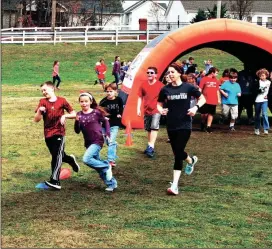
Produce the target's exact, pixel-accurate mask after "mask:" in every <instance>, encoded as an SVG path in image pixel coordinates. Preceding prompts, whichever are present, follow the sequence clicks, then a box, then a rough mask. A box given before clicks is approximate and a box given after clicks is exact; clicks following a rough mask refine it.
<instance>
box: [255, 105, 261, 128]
mask: <svg viewBox="0 0 272 249" xmlns="http://www.w3.org/2000/svg"><path fill="white" fill-rule="evenodd" d="M261 108H262V103H255V129H260V126H261V119H260V115H261Z"/></svg>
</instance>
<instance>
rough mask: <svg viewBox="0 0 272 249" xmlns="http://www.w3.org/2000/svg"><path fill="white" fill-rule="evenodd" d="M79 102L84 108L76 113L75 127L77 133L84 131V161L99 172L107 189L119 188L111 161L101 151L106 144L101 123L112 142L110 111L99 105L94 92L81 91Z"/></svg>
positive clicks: (107, 137)
mask: <svg viewBox="0 0 272 249" xmlns="http://www.w3.org/2000/svg"><path fill="white" fill-rule="evenodd" d="M79 103H80V106H81V109H82V110H81V111H80V112H78V113H77V115H76V121H75V125H74V129H75V132H76V133H77V134H79V133H80V132H82V133H83V137H84V141H85V147H86V151H85V153H84V155H83V162H84V163H85V164H86V165H87V166H89V167H91V168H93V169H95V170H96V171H97V172H98V174H99V176H100V178H101V179H102V180H103V181H104V183H105V184H106V186H107V188H106V189H105V190H106V191H110V192H112V191H114V189H116V188H117V181H116V179H115V178H114V177H113V176H112V168H111V165H110V164H109V162H108V161H106V160H105V161H103V160H101V158H100V151H101V149H102V147H103V144H104V136H103V133H102V125H101V124H103V126H104V127H105V129H106V139H107V140H108V142H110V126H109V122H108V120H107V119H106V118H105V116H106V115H107V114H108V113H107V112H106V111H105V110H104V109H103V108H102V107H99V106H98V105H97V103H96V101H95V99H94V97H93V96H92V94H90V93H88V92H82V93H80V95H79Z"/></svg>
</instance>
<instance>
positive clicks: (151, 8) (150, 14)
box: [121, 0, 167, 30]
mask: <svg viewBox="0 0 272 249" xmlns="http://www.w3.org/2000/svg"><path fill="white" fill-rule="evenodd" d="M166 2H167V1H161V2H159V1H146V0H141V1H136V3H134V4H132V5H131V6H130V7H128V8H127V9H125V10H124V13H123V14H122V16H121V24H122V25H129V26H130V29H132V30H138V29H139V19H143V18H145V19H147V21H148V22H152V23H154V25H156V23H160V22H165V21H166V19H165V11H166V8H167V5H166ZM127 6H128V5H127ZM154 28H155V27H154Z"/></svg>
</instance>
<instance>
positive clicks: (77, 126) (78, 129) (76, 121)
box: [74, 114, 80, 134]
mask: <svg viewBox="0 0 272 249" xmlns="http://www.w3.org/2000/svg"><path fill="white" fill-rule="evenodd" d="M79 120H80V115H78V114H77V115H76V120H75V124H74V131H75V133H77V134H79V133H80V122H79Z"/></svg>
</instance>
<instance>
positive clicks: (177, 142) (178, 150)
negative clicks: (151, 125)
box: [167, 129, 191, 170]
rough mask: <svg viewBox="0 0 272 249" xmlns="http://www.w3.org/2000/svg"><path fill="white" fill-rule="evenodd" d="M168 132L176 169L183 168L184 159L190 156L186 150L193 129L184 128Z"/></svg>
mask: <svg viewBox="0 0 272 249" xmlns="http://www.w3.org/2000/svg"><path fill="white" fill-rule="evenodd" d="M167 132H168V137H169V139H170V144H171V147H172V151H173V153H174V156H175V164H174V170H182V166H183V161H184V160H185V159H186V158H187V157H188V154H187V153H186V152H185V151H184V150H185V147H186V144H187V142H188V141H189V138H190V136H191V130H185V129H182V130H175V131H167Z"/></svg>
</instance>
